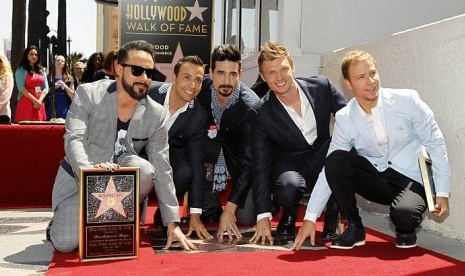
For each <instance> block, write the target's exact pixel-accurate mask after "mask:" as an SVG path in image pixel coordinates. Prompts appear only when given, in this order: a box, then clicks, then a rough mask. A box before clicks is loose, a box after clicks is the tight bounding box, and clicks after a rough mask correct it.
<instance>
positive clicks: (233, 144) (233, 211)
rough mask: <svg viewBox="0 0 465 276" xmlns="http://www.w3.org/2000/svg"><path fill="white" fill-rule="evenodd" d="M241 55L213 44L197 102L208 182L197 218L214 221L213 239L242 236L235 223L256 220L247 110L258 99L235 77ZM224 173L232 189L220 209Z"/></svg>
mask: <svg viewBox="0 0 465 276" xmlns="http://www.w3.org/2000/svg"><path fill="white" fill-rule="evenodd" d="M240 75H241V53H240V51H239V49H238V48H237V47H236V46H235V45H232V44H224V45H219V46H217V47H215V49H214V50H213V53H212V55H211V64H210V77H209V78H205V80H204V82H203V84H202V91H201V92H200V95H199V101H200V103H201V104H202V106H203V107H204V108H205V110H207V114H208V138H207V144H206V154H205V157H206V158H205V160H206V162H208V163H209V165H208V167H207V185H206V189H205V194H204V197H205V199H204V206H203V211H202V216H201V219H202V220H203V221H204V222H217V221H219V229H218V234H217V237H218V239H219V240H220V241H222V240H223V235H224V234H225V233H227V235H228V236H229V238H230V239H233V235H234V236H235V237H236V238H238V239H241V238H242V235H241V233H240V232H239V229H238V228H237V225H236V221H235V220H236V219H237V221H238V222H239V223H241V224H247V225H251V224H255V212H254V209H253V202H252V196H251V193H249V191H250V189H251V180H252V176H251V171H250V166H251V163H252V153H251V144H250V143H251V136H250V120H249V113H250V111H251V109H252V108H253V107H254V106H256V105H257V104H258V102H259V101H260V99H259V98H258V96H257V95H256V94H255V92H253V91H252V90H251V89H250V88H248V87H247V86H245V85H244V83H242V82H241V81H240ZM228 176H230V177H231V179H232V189H231V192H230V195H229V198H228V202H227V203H226V206H225V209H224V211H223V209H222V207H221V202H220V198H219V193H220V192H221V191H223V190H225V189H226V182H227V178H228Z"/></svg>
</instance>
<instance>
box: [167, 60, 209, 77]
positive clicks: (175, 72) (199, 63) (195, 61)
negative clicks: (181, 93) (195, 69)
mask: <svg viewBox="0 0 465 276" xmlns="http://www.w3.org/2000/svg"><path fill="white" fill-rule="evenodd" d="M184 62H189V63H192V64H195V65H199V66H202V67H203V68H204V70H205V67H204V64H203V61H202V59H200V58H199V57H198V56H185V57H183V58H180V59H179V60H178V62H176V64H175V65H174V74H175V75H176V76H177V75H178V73H179V70H181V65H182V64H183V63H184Z"/></svg>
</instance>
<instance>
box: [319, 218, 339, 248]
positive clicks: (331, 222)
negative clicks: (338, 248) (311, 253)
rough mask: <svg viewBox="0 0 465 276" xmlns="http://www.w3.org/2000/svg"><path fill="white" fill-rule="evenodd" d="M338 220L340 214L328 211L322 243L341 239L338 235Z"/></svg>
mask: <svg viewBox="0 0 465 276" xmlns="http://www.w3.org/2000/svg"><path fill="white" fill-rule="evenodd" d="M338 218H339V217H338V212H333V211H326V213H325V222H324V226H323V233H322V234H321V241H324V242H327V241H334V240H337V239H338V238H339V237H340V235H339V234H337V227H338Z"/></svg>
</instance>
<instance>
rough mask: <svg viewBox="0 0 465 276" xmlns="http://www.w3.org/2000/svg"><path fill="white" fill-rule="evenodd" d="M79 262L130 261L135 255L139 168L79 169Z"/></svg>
mask: <svg viewBox="0 0 465 276" xmlns="http://www.w3.org/2000/svg"><path fill="white" fill-rule="evenodd" d="M79 179H80V183H79V185H80V186H79V187H80V189H79V195H80V196H79V202H80V205H79V207H80V208H79V219H80V221H79V256H80V260H81V261H83V262H85V261H98V260H109V259H112V260H114V259H133V258H137V257H138V252H139V238H140V237H139V220H140V218H139V168H136V167H121V168H120V169H118V170H116V171H115V172H111V171H106V170H105V169H98V168H81V170H80V177H79Z"/></svg>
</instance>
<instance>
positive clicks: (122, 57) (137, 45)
mask: <svg viewBox="0 0 465 276" xmlns="http://www.w3.org/2000/svg"><path fill="white" fill-rule="evenodd" d="M131 50H137V51H144V52H146V53H148V54H150V56H152V60H153V62H155V53H156V52H155V47H154V46H153V44H151V43H149V42H147V41H145V40H134V41H129V42H126V43H125V44H124V45H123V46H121V48H120V49H119V51H118V63H119V64H122V63H125V62H126V61H127V60H128V52H129V51H131Z"/></svg>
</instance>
